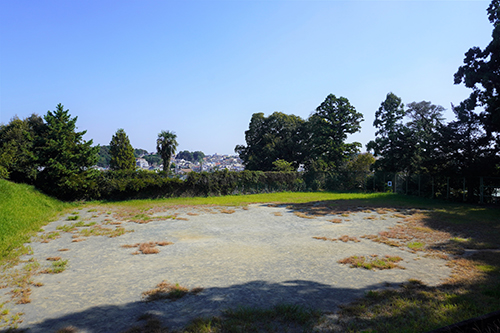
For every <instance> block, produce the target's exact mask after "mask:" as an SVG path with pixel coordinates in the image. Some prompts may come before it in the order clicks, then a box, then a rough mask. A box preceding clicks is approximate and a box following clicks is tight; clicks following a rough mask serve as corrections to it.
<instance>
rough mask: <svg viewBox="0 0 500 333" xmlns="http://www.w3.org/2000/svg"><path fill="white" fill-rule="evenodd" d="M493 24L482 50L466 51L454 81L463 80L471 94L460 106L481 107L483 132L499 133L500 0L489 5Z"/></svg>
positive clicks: (470, 108) (494, 0)
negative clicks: (490, 36) (490, 33)
mask: <svg viewBox="0 0 500 333" xmlns="http://www.w3.org/2000/svg"><path fill="white" fill-rule="evenodd" d="M487 12H488V19H489V21H490V22H491V23H492V24H493V32H492V41H491V42H490V44H489V45H488V46H486V48H485V49H484V50H481V49H480V48H479V47H472V48H471V49H469V51H467V52H466V53H465V59H464V65H463V66H461V67H460V68H459V69H458V71H457V72H456V73H455V84H460V83H464V84H465V86H466V87H467V88H470V89H472V93H471V94H470V96H469V98H467V99H466V100H465V101H464V103H462V104H461V107H463V108H465V109H466V110H468V111H472V110H474V109H475V108H476V107H478V106H479V107H483V108H484V111H482V112H481V113H480V116H481V122H482V124H483V125H484V126H485V129H486V132H487V133H488V134H491V133H492V132H500V0H493V1H492V2H491V3H490V5H489V7H488V10H487Z"/></svg>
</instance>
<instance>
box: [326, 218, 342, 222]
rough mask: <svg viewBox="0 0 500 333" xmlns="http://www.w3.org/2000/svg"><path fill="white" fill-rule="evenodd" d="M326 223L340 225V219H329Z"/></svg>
mask: <svg viewBox="0 0 500 333" xmlns="http://www.w3.org/2000/svg"><path fill="white" fill-rule="evenodd" d="M327 221H328V222H332V223H342V219H331V220H327Z"/></svg>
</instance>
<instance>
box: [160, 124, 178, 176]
mask: <svg viewBox="0 0 500 333" xmlns="http://www.w3.org/2000/svg"><path fill="white" fill-rule="evenodd" d="M177 146H178V143H177V135H175V133H174V132H170V131H161V132H160V133H159V134H158V139H156V151H157V152H158V154H159V155H160V156H161V159H162V160H163V171H166V172H167V173H168V172H170V168H169V166H170V159H171V158H172V156H173V155H174V154H175V151H176V149H177Z"/></svg>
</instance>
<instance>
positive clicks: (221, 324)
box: [183, 304, 321, 333]
mask: <svg viewBox="0 0 500 333" xmlns="http://www.w3.org/2000/svg"><path fill="white" fill-rule="evenodd" d="M320 317H321V312H319V311H315V310H313V309H310V308H306V307H303V306H300V305H293V304H279V305H276V306H274V307H272V308H269V309H260V308H253V307H239V308H237V309H235V310H226V311H224V313H223V315H222V316H221V317H212V318H198V319H195V320H194V321H193V322H192V323H190V324H189V325H188V326H187V327H186V328H185V329H184V330H183V332H186V333H188V332H189V333H191V332H192V333H195V332H214V333H217V332H310V331H312V330H313V327H314V325H315V324H316V323H317V322H318V320H319V318H320Z"/></svg>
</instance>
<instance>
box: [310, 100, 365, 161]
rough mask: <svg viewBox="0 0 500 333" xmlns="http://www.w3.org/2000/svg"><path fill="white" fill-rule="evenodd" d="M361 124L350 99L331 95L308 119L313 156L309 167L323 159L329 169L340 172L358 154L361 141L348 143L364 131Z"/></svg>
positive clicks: (361, 118)
mask: <svg viewBox="0 0 500 333" xmlns="http://www.w3.org/2000/svg"><path fill="white" fill-rule="evenodd" d="M361 121H363V115H362V114H361V113H359V112H357V111H356V109H355V108H354V106H352V105H351V104H350V103H349V100H348V99H347V98H345V97H339V98H337V97H336V96H335V95H333V94H330V95H328V96H327V97H326V99H325V101H324V102H323V103H321V105H320V106H318V107H317V108H316V111H315V112H314V113H313V114H312V115H311V116H310V117H309V119H308V131H307V133H308V135H309V140H308V147H307V148H308V149H307V150H308V152H309V154H310V155H309V161H308V165H306V166H307V167H308V168H309V167H310V166H311V165H312V162H313V161H318V160H322V161H323V162H324V163H326V165H327V168H328V169H332V170H339V169H340V168H341V167H342V166H343V164H345V163H346V162H347V161H348V160H349V158H350V157H351V156H353V155H355V154H357V153H358V152H359V148H360V147H361V144H360V143H359V142H354V143H346V142H345V140H346V139H347V135H348V134H354V133H356V132H358V131H359V130H360V129H361ZM316 164H317V163H316ZM320 164H322V163H320ZM315 168H316V167H315Z"/></svg>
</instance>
